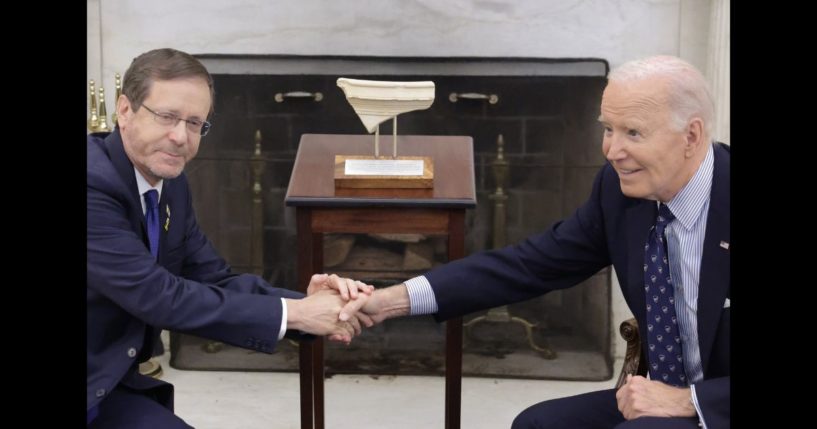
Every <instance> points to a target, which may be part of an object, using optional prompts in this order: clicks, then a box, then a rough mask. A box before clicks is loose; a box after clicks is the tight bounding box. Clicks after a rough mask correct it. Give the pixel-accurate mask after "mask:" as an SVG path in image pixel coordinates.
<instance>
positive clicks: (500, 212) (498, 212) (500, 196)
mask: <svg viewBox="0 0 817 429" xmlns="http://www.w3.org/2000/svg"><path fill="white" fill-rule="evenodd" d="M496 146H497V148H496V159H494V161H493V162H492V164H491V170H492V172H493V174H494V181H495V182H496V191H495V192H494V193H493V194H491V195H490V196H489V197H488V198H490V199H492V200H493V201H494V225H493V231H494V234H493V248H494V249H499V248H501V247H505V241H506V239H505V238H506V231H505V213H506V208H505V201H507V200H508V194H507V193H506V192H505V187H506V184H507V183H508V170H509V163H508V160H507V159H505V140H504V138H503V137H502V134H500V135H499V137H498V138H497V142H496ZM479 322H493V323H511V322H514V323H518V324H520V325H522V326H523V327H524V328H525V333H526V335H527V339H528V345H530V348H532V349H533V350H535V351H537V352H539V354H541V355H542V357H543V358H545V359H554V358H556V352H554V351H553V350H551V349H550V348H548V347H541V346H539V345H537V344H536V342H535V341H534V339H533V328H535V327H536V326H537V324H536V323H530V322H528V321H527V320H525V319H523V318H521V317H514V316H511V314H510V312H508V306H507V305H503V306H501V307H496V308H492V309H490V310H488V312H487V313H485V315H484V316H479V317H475V318H473V319H471V320H469V321H468V322H466V323H465V324H464V325H463V326H464V327H465V328H466V336H472V334H471V330H472V329H473V326H474V325H475V324H477V323H479Z"/></svg>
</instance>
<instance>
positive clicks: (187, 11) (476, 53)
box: [80, 0, 714, 356]
mask: <svg viewBox="0 0 817 429" xmlns="http://www.w3.org/2000/svg"><path fill="white" fill-rule="evenodd" d="M713 1H714V0H633V1H609V0H518V1H511V0H494V1H481V0H450V1H444V2H439V1H436V0H367V1H359V2H354V3H351V2H334V1H329V0H301V1H298V2H290V1H285V0H237V1H231V2H222V1H219V0H204V1H201V0H198V1H192V0H180V1H174V2H167V1H163V0H87V3H86V6H87V17H88V20H87V24H88V28H87V35H88V38H87V74H88V79H94V80H95V81H97V87H99V86H100V82H101V85H102V86H104V87H105V88H106V89H107V91H106V92H107V93H108V94H109V96H108V100H107V101H106V102H107V105H108V109H109V112H110V111H111V110H112V106H113V105H114V103H113V100H112V99H111V96H110V94H113V92H114V91H113V88H114V83H113V82H114V74H115V73H123V72H124V71H125V69H126V68H127V66H128V64H130V61H131V60H132V58H133V57H135V56H136V55H138V54H140V53H142V52H145V51H147V50H150V49H153V48H157V47H165V46H172V47H175V48H177V49H181V50H184V51H187V52H190V53H192V54H234V55H245V54H247V55H276V54H279V55H280V54H284V55H286V54H290V55H374V56H419V57H424V56H425V57H429V56H436V57H451V56H467V57H535V58H585V57H592V58H604V59H606V60H607V61H608V62H609V64H610V66H611V67H615V66H617V65H619V64H621V63H622V62H624V61H627V60H629V59H632V58H637V57H643V56H648V55H655V54H673V55H679V56H681V57H682V58H684V59H686V60H688V61H690V62H691V63H693V64H694V65H696V66H697V67H699V68H700V69H701V70H705V69H706V62H707V42H708V38H709V25H710V24H709V23H710V6H711V3H713ZM80 84H83V85H85V86H86V92H87V81H86V82H84V83H80ZM87 103H88V100H86V104H87ZM86 107H87V106H86ZM614 283H615V280H614ZM612 301H613V302H612V309H613V311H612V322H613V323H612V327H613V329H617V326H618V323H619V322H620V321H622V320H624V319H626V318H628V317H629V310H628V309H627V307H626V304H625V303H624V300H623V298H622V297H621V294H620V292H619V291H618V287H617V285H616V284H614V285H613V296H612ZM611 337H612V338H613V341H614V344H613V350H615V351H616V355H617V356H619V355H623V350H624V349H623V346H624V344H623V343H622V342H621V341H620V340H619V339H618V336H617V335H612V336H611Z"/></svg>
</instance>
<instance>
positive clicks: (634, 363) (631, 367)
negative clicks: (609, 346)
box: [616, 318, 647, 389]
mask: <svg viewBox="0 0 817 429" xmlns="http://www.w3.org/2000/svg"><path fill="white" fill-rule="evenodd" d="M618 329H619V332H620V333H621V338H623V339H624V340H625V341H627V351H626V352H625V354H624V365H622V366H621V374H619V376H618V382H617V383H616V389H618V388H619V387H621V386H622V385H624V381H625V380H626V378H627V374H633V375H641V376H646V375H647V364H646V360H645V359H644V356H643V353H642V350H641V336H640V335H639V333H638V322H636V321H635V318H630V319H627V320H625V321H623V322H621V325H620V326H619V328H618Z"/></svg>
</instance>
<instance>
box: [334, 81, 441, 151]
mask: <svg viewBox="0 0 817 429" xmlns="http://www.w3.org/2000/svg"><path fill="white" fill-rule="evenodd" d="M338 86H339V87H340V88H341V89H342V90H343V93H344V94H345V95H346V100H348V101H349V104H351V105H352V108H353V109H354V110H355V113H357V116H358V117H360V120H361V121H363V125H364V126H365V127H366V130H367V131H368V132H369V133H375V157H376V158H377V157H379V155H380V154H379V147H378V146H379V145H378V140H379V136H380V124H381V123H383V122H385V121H388V120H389V119H392V120H393V121H394V127H393V130H392V131H393V137H394V140H393V145H394V149H393V154H392V157H394V158H396V157H397V115H399V114H401V113H406V112H411V111H414V110H424V109H428V108H429V106H431V104H432V103H434V82H431V81H421V82H391V81H380V80H360V79H348V78H345V77H342V78H339V79H338Z"/></svg>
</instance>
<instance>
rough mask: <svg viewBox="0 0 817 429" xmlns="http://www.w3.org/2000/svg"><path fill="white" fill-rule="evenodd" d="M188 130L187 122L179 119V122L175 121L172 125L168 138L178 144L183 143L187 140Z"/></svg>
mask: <svg viewBox="0 0 817 429" xmlns="http://www.w3.org/2000/svg"><path fill="white" fill-rule="evenodd" d="M189 132H190V131H188V129H187V122H185V121H183V120H181V119H180V120H179V122H176V125H174V126H173V128H172V129H171V130H170V139H171V140H172V141H173V143H176V144H179V145H181V144H184V143H185V142H187V133H189Z"/></svg>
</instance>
